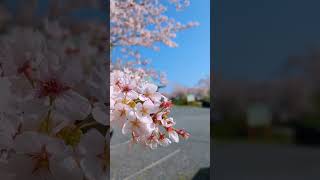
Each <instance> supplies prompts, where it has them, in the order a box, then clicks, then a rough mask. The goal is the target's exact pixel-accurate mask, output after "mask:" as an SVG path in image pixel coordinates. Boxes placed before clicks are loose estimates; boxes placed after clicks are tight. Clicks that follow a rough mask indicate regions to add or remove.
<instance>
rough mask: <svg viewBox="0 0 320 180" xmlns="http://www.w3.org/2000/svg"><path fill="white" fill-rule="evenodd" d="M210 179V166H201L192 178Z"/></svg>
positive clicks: (196, 179)
mask: <svg viewBox="0 0 320 180" xmlns="http://www.w3.org/2000/svg"><path fill="white" fill-rule="evenodd" d="M204 179H210V168H201V169H200V170H199V171H198V172H197V174H196V175H195V176H194V177H193V178H192V180H204Z"/></svg>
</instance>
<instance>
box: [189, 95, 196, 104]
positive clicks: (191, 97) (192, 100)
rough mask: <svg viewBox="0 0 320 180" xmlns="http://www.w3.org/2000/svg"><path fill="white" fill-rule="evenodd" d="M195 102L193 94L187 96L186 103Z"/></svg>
mask: <svg viewBox="0 0 320 180" xmlns="http://www.w3.org/2000/svg"><path fill="white" fill-rule="evenodd" d="M195 100H196V98H195V96H194V95H193V94H188V95H187V102H188V103H189V102H194V101H195Z"/></svg>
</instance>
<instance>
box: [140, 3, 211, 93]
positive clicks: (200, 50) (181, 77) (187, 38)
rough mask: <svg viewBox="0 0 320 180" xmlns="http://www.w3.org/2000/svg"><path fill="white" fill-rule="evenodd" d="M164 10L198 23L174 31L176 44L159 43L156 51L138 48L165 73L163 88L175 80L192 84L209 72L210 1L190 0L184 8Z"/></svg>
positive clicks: (176, 16)
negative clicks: (195, 25)
mask: <svg viewBox="0 0 320 180" xmlns="http://www.w3.org/2000/svg"><path fill="white" fill-rule="evenodd" d="M167 14H168V15H169V16H171V17H173V18H175V19H176V20H178V21H180V22H182V23H187V22H188V21H197V22H199V23H200V26H198V27H194V28H191V29H187V30H185V31H182V32H180V33H178V34H177V37H176V38H175V42H177V43H178V44H179V46H178V47H177V48H169V47H165V46H160V48H161V49H160V51H159V52H155V51H153V50H146V49H143V50H142V51H141V52H142V53H143V54H142V55H143V56H145V57H148V58H150V59H151V60H152V64H151V65H152V66H153V67H154V68H155V69H156V70H160V71H163V72H166V73H167V76H168V80H169V84H168V86H167V87H166V88H165V89H164V91H167V92H170V91H171V90H172V87H173V85H174V84H176V83H177V84H181V85H185V86H193V85H195V84H197V82H198V80H199V79H201V78H204V77H206V76H209V75H210V1H209V0H191V4H190V6H189V7H188V8H187V9H185V10H183V11H178V12H176V11H175V10H174V9H169V11H168V13H167Z"/></svg>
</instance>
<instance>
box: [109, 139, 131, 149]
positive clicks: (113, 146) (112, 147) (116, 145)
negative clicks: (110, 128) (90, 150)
mask: <svg viewBox="0 0 320 180" xmlns="http://www.w3.org/2000/svg"><path fill="white" fill-rule="evenodd" d="M129 142H130V141H126V142H123V143H119V144H115V145H111V146H110V149H114V148H116V147H119V146H121V145H123V144H128V143H129Z"/></svg>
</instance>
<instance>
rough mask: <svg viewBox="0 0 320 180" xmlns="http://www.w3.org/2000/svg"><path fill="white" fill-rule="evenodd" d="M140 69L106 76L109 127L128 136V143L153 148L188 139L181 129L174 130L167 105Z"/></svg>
mask: <svg viewBox="0 0 320 180" xmlns="http://www.w3.org/2000/svg"><path fill="white" fill-rule="evenodd" d="M147 77H148V74H146V73H145V72H144V71H143V69H140V70H130V69H127V68H125V69H124V70H113V71H112V72H111V77H110V80H111V82H110V86H111V87H110V120H111V126H112V127H119V128H120V129H121V131H122V133H123V134H127V135H129V136H130V137H131V142H132V143H139V144H142V145H145V146H147V147H150V148H151V149H154V148H157V146H158V145H161V146H167V145H169V144H170V143H171V142H172V141H173V142H179V136H181V137H182V138H185V139H186V138H188V137H189V134H188V133H187V132H186V131H185V130H183V129H176V128H174V125H175V122H174V120H173V118H172V117H170V116H169V114H170V110H171V107H172V104H171V102H170V101H169V100H168V99H167V98H166V97H165V96H163V95H162V94H161V93H159V92H158V91H157V89H158V87H157V86H156V85H155V84H153V83H151V82H150V81H149V80H148V79H147Z"/></svg>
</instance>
